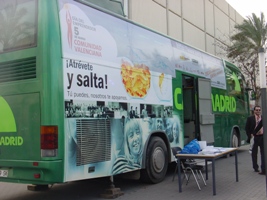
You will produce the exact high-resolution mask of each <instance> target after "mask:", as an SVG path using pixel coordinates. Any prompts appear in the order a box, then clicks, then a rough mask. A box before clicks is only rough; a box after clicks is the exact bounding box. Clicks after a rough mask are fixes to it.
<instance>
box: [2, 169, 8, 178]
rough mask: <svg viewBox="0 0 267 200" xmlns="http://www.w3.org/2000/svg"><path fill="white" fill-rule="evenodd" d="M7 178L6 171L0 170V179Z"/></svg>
mask: <svg viewBox="0 0 267 200" xmlns="http://www.w3.org/2000/svg"><path fill="white" fill-rule="evenodd" d="M7 176H8V170H0V177H7Z"/></svg>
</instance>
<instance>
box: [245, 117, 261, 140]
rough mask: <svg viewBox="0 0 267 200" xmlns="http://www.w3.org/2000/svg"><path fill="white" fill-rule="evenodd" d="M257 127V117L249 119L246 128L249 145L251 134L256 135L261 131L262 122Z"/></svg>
mask: <svg viewBox="0 0 267 200" xmlns="http://www.w3.org/2000/svg"><path fill="white" fill-rule="evenodd" d="M255 126H256V119H255V116H254V115H252V116H250V117H248V118H247V122H246V127H245V129H246V133H247V143H250V138H251V134H253V135H255V134H256V133H257V132H258V131H259V130H260V129H261V127H262V120H261V121H260V123H259V124H258V126H257V127H256V128H255Z"/></svg>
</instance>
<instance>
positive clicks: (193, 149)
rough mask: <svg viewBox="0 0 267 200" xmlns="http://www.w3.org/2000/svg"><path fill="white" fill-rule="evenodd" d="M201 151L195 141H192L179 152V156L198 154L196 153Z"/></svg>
mask: <svg viewBox="0 0 267 200" xmlns="http://www.w3.org/2000/svg"><path fill="white" fill-rule="evenodd" d="M200 151H201V148H200V145H199V143H198V141H197V139H194V140H192V141H191V142H189V143H188V144H187V145H185V146H184V148H183V149H182V151H180V153H181V154H198V152H200Z"/></svg>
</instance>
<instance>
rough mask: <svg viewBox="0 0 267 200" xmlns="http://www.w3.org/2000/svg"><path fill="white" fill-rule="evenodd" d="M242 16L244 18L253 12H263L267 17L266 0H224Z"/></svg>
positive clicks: (257, 13)
mask: <svg viewBox="0 0 267 200" xmlns="http://www.w3.org/2000/svg"><path fill="white" fill-rule="evenodd" d="M226 1H227V2H228V3H229V4H230V5H231V6H232V7H233V8H234V9H235V10H236V11H237V12H238V13H239V14H240V15H241V16H242V17H244V18H246V17H247V16H251V14H252V13H255V14H256V16H258V17H259V16H260V13H261V12H263V13H264V16H265V19H267V0H226Z"/></svg>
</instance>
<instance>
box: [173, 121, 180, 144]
mask: <svg viewBox="0 0 267 200" xmlns="http://www.w3.org/2000/svg"><path fill="white" fill-rule="evenodd" d="M179 132H180V130H179V124H178V122H177V121H174V122H173V124H172V134H173V140H174V141H175V143H179Z"/></svg>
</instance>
